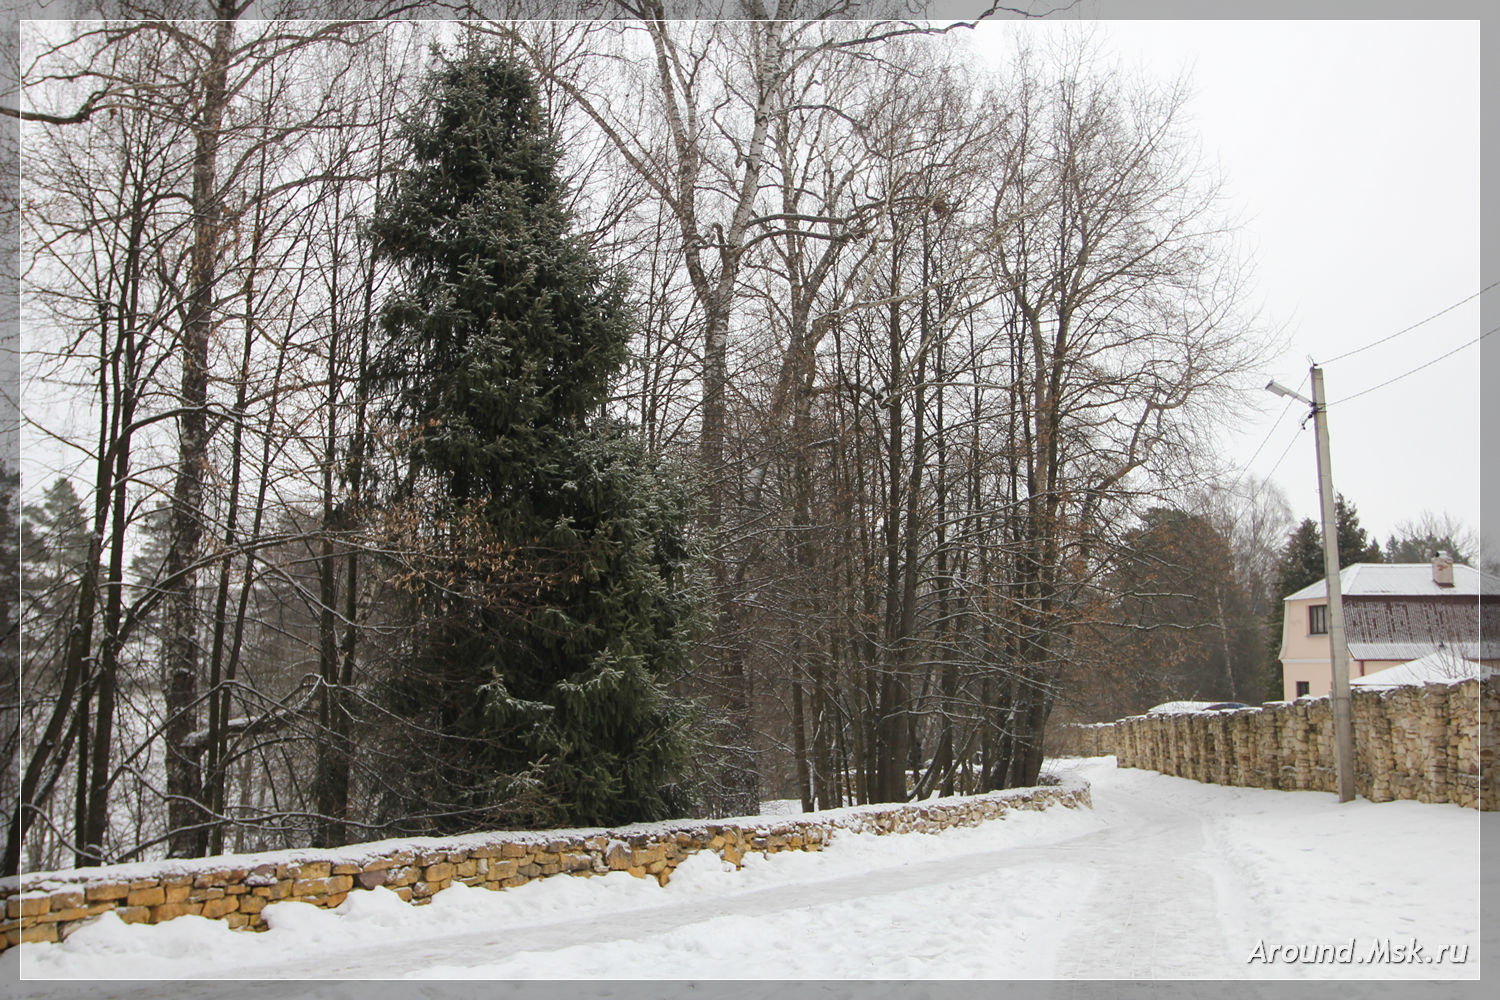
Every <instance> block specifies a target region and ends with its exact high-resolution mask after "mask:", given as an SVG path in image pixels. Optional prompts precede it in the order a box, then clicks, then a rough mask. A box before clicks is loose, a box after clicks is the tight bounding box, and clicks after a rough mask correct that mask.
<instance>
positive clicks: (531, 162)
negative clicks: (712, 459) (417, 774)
mask: <svg viewBox="0 0 1500 1000" xmlns="http://www.w3.org/2000/svg"><path fill="white" fill-rule="evenodd" d="M408 139H409V142H410V148H411V166H410V168H409V170H408V171H407V173H406V174H405V176H404V178H403V179H402V181H401V183H400V184H399V186H398V188H397V191H396V193H395V195H394V197H393V198H392V200H391V201H390V202H389V203H388V204H387V205H386V206H385V207H384V209H383V211H382V212H381V214H380V218H379V219H378V222H377V234H378V236H379V238H380V240H381V243H382V246H383V248H384V252H385V253H387V254H389V255H390V256H391V257H392V258H393V259H395V260H396V261H397V262H399V264H400V265H401V266H402V269H403V273H404V277H405V290H404V292H403V294H401V295H400V296H398V297H396V298H395V299H394V300H393V301H392V302H391V303H390V304H389V307H388V309H387V312H386V316H385V329H386V333H387V335H388V337H389V342H388V344H387V345H386V349H385V350H384V352H383V357H382V358H381V361H380V363H379V364H378V365H377V366H376V376H375V378H376V381H377V384H378V385H379V386H380V387H381V388H383V389H384V390H385V391H386V392H387V397H386V398H387V404H388V409H389V413H390V414H391V415H392V416H393V417H394V418H396V420H397V421H398V423H399V424H400V425H401V426H403V427H405V428H408V429H409V438H408V445H409V446H408V450H407V456H408V458H409V461H410V469H411V475H410V477H409V482H410V483H411V484H412V486H411V493H412V494H417V493H420V492H421V491H422V490H423V489H424V488H425V489H426V490H427V491H428V492H429V494H430V495H432V496H435V497H436V501H435V503H436V507H435V517H436V526H435V531H436V532H437V533H438V534H441V533H443V532H444V531H446V532H448V533H449V534H450V535H457V536H458V537H456V538H453V539H452V541H454V542H455V543H456V547H455V548H453V549H452V551H453V552H455V553H456V558H454V559H452V560H451V561H450V563H449V566H448V575H447V577H446V578H445V579H443V580H441V581H439V582H437V583H432V582H431V581H429V586H427V587H426V589H425V590H424V591H423V593H422V594H421V600H422V602H423V603H422V614H423V621H424V623H425V624H424V628H423V630H422V631H421V634H420V638H419V640H418V642H417V645H416V648H414V649H413V651H412V660H413V662H412V664H411V670H410V672H409V674H408V675H407V677H405V678H404V679H403V681H402V683H401V684H400V685H399V692H398V696H399V700H398V704H400V705H401V706H402V707H403V710H404V711H405V712H406V713H407V714H408V715H410V716H412V717H416V718H420V720H421V721H422V723H423V724H424V725H426V726H428V727H430V728H431V729H432V730H434V731H435V736H434V741H435V742H436V743H437V744H438V746H437V750H438V753H437V755H436V756H434V757H432V758H430V760H431V766H430V768H429V769H427V772H426V773H425V775H424V776H423V777H422V778H421V779H420V786H421V787H420V794H421V795H422V796H424V797H426V798H428V799H429V800H435V801H434V804H435V805H437V806H438V807H439V808H441V809H443V810H446V812H447V813H448V815H447V816H446V817H445V818H443V819H442V820H440V821H438V822H437V823H436V824H435V826H436V827H437V828H439V829H444V830H453V829H460V828H465V827H474V826H478V825H485V824H494V823H516V822H521V823H542V824H551V823H580V824H603V823H619V822H629V821H635V820H646V819H657V818H664V817H665V816H666V815H668V814H669V813H672V812H674V811H678V810H682V809H684V808H686V807H687V806H688V801H687V797H686V794H685V791H684V790H685V787H686V786H685V785H684V784H683V782H682V773H683V771H684V770H685V767H686V762H687V757H688V752H689V742H688V738H689V729H688V721H689V713H688V710H687V705H686V704H685V703H684V702H681V701H679V700H677V699H675V698H673V697H672V696H671V695H669V693H668V684H669V681H670V679H671V678H672V676H673V675H674V674H676V673H677V672H679V671H681V670H683V669H684V668H685V667H686V665H687V663H688V656H689V651H690V645H691V643H692V642H693V641H694V638H695V636H696V635H697V634H698V632H699V630H700V629H701V626H702V614H701V600H700V598H699V596H698V594H699V591H698V590H697V589H695V587H694V586H692V564H693V555H694V553H693V545H692V540H691V537H690V535H689V533H688V528H687V525H688V524H689V523H690V514H691V510H690V506H689V503H688V501H689V497H690V494H689V492H688V491H687V490H686V488H685V487H684V486H683V485H682V482H681V479H680V477H675V476H673V475H671V474H669V473H670V470H668V469H665V468H663V467H661V466H660V464H659V463H657V462H655V461H654V460H652V459H650V458H649V457H648V456H647V454H646V453H645V451H644V449H643V448H642V447H641V446H640V445H639V444H638V442H637V441H636V439H635V438H634V437H633V436H632V435H631V434H630V433H628V432H627V431H626V430H625V429H623V428H621V427H619V426H616V425H613V424H612V423H610V422H609V421H607V420H605V419H604V418H603V417H602V409H603V403H604V400H605V399H606V398H607V393H608V389H609V386H610V381H611V380H612V379H613V378H614V377H615V376H616V375H617V373H618V372H619V370H620V368H621V366H622V364H623V362H624V360H625V356H626V354H625V352H626V343H627V339H628V337H629V335H630V331H631V326H630V322H629V317H628V315H627V313H626V311H625V309H624V306H623V301H624V289H623V287H622V285H621V283H620V282H618V281H616V280H613V279H611V278H610V277H609V276H608V275H607V274H606V273H605V272H604V271H603V270H602V269H601V267H600V266H599V265H598V264H597V263H596V262H595V261H594V260H593V259H592V257H591V256H590V254H589V253H588V251H587V249H586V248H585V247H584V245H583V243H582V242H581V241H580V240H578V239H576V238H575V237H574V236H573V235H571V234H570V231H569V230H570V224H571V223H570V219H569V217H568V214H567V212H566V211H565V209H564V207H563V195H564V193H565V192H564V186H563V184H562V182H561V181H560V180H559V177H558V169H557V167H558V158H559V151H558V148H557V146H556V144H555V142H554V139H553V136H552V134H551V132H550V131H549V127H548V122H547V120H546V116H545V114H544V113H543V111H542V109H541V106H540V104H539V102H538V100H537V96H536V92H535V89H534V85H533V83H532V80H531V79H530V77H529V76H528V74H527V73H526V71H525V70H523V69H522V68H520V67H519V66H517V65H516V64H514V63H512V62H510V61H508V60H507V59H505V58H503V57H500V56H497V55H495V54H493V53H471V54H469V55H466V56H465V57H463V58H462V59H459V60H458V61H452V62H444V63H443V64H442V65H441V66H440V68H439V70H438V71H437V72H436V73H435V74H434V75H433V77H432V78H431V88H430V93H429V95H428V105H427V114H426V115H425V117H423V118H422V119H420V120H418V121H417V122H415V123H414V124H413V125H412V126H411V128H410V130H409V134H408ZM465 553H469V555H466V554H465ZM497 554H498V556H497ZM481 555H483V556H484V558H483V559H481ZM481 563H483V564H482V565H481ZM496 567H498V571H499V573H500V574H501V576H502V577H503V576H504V575H505V574H506V573H507V572H510V573H512V574H514V573H515V572H516V571H517V570H516V568H517V567H521V568H522V569H523V570H524V575H525V577H526V580H527V587H526V592H525V594H524V596H522V597H513V599H512V600H511V601H510V602H509V603H508V604H506V605H504V606H501V605H497V604H496V603H494V602H493V601H490V600H487V599H486V594H487V593H488V592H492V591H493V589H494V587H495V585H496V581H495V579H494V577H493V576H491V577H489V578H486V576H485V573H486V572H493V571H495V570H496ZM501 582H502V584H503V581H501Z"/></svg>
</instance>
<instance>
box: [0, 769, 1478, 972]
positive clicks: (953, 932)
mask: <svg viewBox="0 0 1500 1000" xmlns="http://www.w3.org/2000/svg"><path fill="white" fill-rule="evenodd" d="M1066 766H1069V767H1072V768H1075V769H1076V770H1077V771H1078V772H1079V774H1080V775H1081V776H1082V777H1083V778H1084V779H1085V780H1087V781H1089V782H1090V783H1091V785H1092V786H1093V798H1094V809H1093V810H1087V809H1076V810H1070V809H1065V808H1060V807H1054V808H1052V809H1049V810H1047V811H1045V812H1041V813H1031V812H1016V813H1012V814H1011V815H1010V816H1008V817H1007V818H1006V819H1004V820H1003V821H992V822H990V823H987V824H985V825H983V826H982V827H978V828H973V829H959V830H950V831H947V832H944V833H942V834H939V835H926V834H909V835H904V836H886V837H875V836H872V835H855V834H848V833H843V834H839V835H837V836H836V839H835V841H834V843H833V844H832V845H830V847H829V848H828V849H827V850H825V851H823V852H822V853H819V854H802V853H796V852H788V853H784V854H779V855H775V856H773V857H769V858H767V857H763V856H759V855H749V856H747V858H746V861H745V866H744V868H743V870H741V871H738V872H736V871H734V870H733V869H732V868H730V867H727V866H725V865H723V864H722V863H721V862H719V861H718V860H717V859H716V858H714V857H712V856H709V855H707V854H701V855H696V856H694V857H692V858H690V859H688V860H687V861H686V862H685V863H684V864H683V865H682V866H681V867H679V868H678V869H677V873H676V875H675V876H674V877H673V879H672V881H671V883H670V884H669V885H667V886H666V887H665V888H663V887H659V886H657V885H656V884H655V883H654V882H652V881H646V880H638V879H634V878H631V877H630V876H629V875H627V874H624V873H616V874H612V875H609V876H605V877H600V878H592V879H576V878H553V879H547V880H543V881H539V882H534V883H531V884H528V885H526V886H522V887H520V888H517V889H510V890H506V891H504V892H498V893H497V892H490V891H486V890H482V889H470V888H467V887H465V886H461V885H459V886H454V887H453V888H451V889H447V890H445V891H443V892H441V893H439V894H438V895H437V896H436V897H434V899H433V902H432V904H431V905H429V906H424V907H412V906H408V905H407V904H405V903H402V902H400V901H399V900H398V899H397V898H396V897H395V895H394V894H392V893H389V892H387V891H385V890H375V891H374V892H368V893H354V894H351V895H350V897H349V898H348V900H347V901H346V902H345V903H344V904H343V905H342V906H340V907H339V908H337V909H335V910H321V909H317V908H315V907H313V906H310V905H308V904H305V903H294V902H287V903H279V904H273V905H272V906H270V907H267V909H266V911H265V913H266V917H267V920H268V922H270V924H271V929H270V930H269V931H267V932H266V933H264V934H246V933H237V932H232V931H230V930H229V929H228V928H227V927H226V926H224V925H223V924H221V923H219V922H216V921H209V920H204V919H202V918H197V917H181V918H178V919H176V920H173V921H170V922H168V923H165V924H161V925H158V926H154V927H148V926H140V925H136V926H127V925H124V924H121V923H120V922H119V921H118V919H116V918H114V917H113V916H112V915H111V916H108V917H106V918H102V919H100V920H99V921H97V922H96V923H94V924H92V925H89V926H86V927H84V928H82V929H80V930H78V931H77V932H75V933H74V934H73V935H72V936H71V937H70V938H69V939H68V940H67V941H66V942H64V943H62V944H58V945H26V946H22V947H21V948H16V949H12V950H11V951H9V952H7V953H5V954H4V955H3V956H0V975H5V974H6V973H8V978H13V977H14V976H15V975H16V974H17V973H18V972H19V974H20V975H21V976H22V977H24V978H26V979H66V978H75V979H76V978H100V979H112V980H121V979H131V978H142V979H145V978H150V979H158V980H159V979H193V978H198V979H217V980H260V979H272V978H290V979H303V980H321V979H328V980H344V979H409V980H441V979H504V980H518V979H593V978H599V979H693V980H702V979H761V978H770V979H819V980H849V979H971V978H972V979H1063V978H1089V979H1172V978H1212V979H1235V978H1267V977H1269V978H1327V979H1345V978H1362V979H1388V978H1417V979H1452V978H1458V979H1472V978H1477V977H1478V974H1479V950H1480V942H1479V936H1478V927H1479V885H1478V878H1477V872H1478V830H1479V816H1478V814H1477V813H1476V812H1474V811H1473V810H1466V809H1460V808H1458V807H1456V806H1451V805H1426V804H1420V803H1415V802H1388V803H1380V804H1375V803H1370V802H1367V801H1364V800H1362V799H1361V800H1357V801H1355V802H1353V803H1349V804H1347V805H1342V806H1341V805H1339V804H1338V802H1337V800H1336V799H1335V797H1334V796H1332V795H1328V794H1325V793H1318V792H1273V791H1265V790H1261V789H1250V788H1224V787H1220V786H1217V785H1207V784H1200V783H1198V782H1194V781H1188V780H1186V779H1182V778H1173V777H1167V776H1165V775H1160V774H1156V773H1154V772H1148V771H1137V770H1133V769H1116V768H1115V766H1114V760H1113V758H1108V757H1106V758H1094V759H1089V760H1082V761H1073V762H1069V764H1068V765H1066ZM1413 942H1415V944H1416V945H1417V946H1418V950H1417V957H1416V961H1414V962H1407V961H1404V960H1403V961H1401V962H1399V963H1398V962H1395V961H1380V960H1379V957H1380V955H1381V954H1382V949H1385V954H1386V956H1387V957H1388V958H1389V957H1391V956H1394V955H1395V954H1396V952H1395V948H1397V947H1400V948H1401V949H1402V951H1401V954H1402V956H1403V957H1404V956H1405V955H1406V954H1407V953H1408V952H1410V950H1411V946H1412V944H1413ZM1304 946H1311V947H1313V948H1314V949H1316V948H1317V947H1318V946H1324V950H1323V958H1324V959H1325V960H1324V961H1322V962H1314V961H1308V960H1306V957H1305V955H1304V953H1303V951H1302V949H1303V947H1304ZM1445 946H1447V947H1448V948H1449V950H1448V952H1447V953H1446V954H1445V953H1444V952H1443V949H1444V947H1445ZM1288 949H1292V950H1293V952H1294V954H1295V960H1293V961H1288V960H1287V952H1288ZM1465 951H1466V952H1467V954H1466V955H1465V954H1464V953H1465ZM1455 952H1457V954H1455ZM1257 956H1258V957H1257ZM1346 956H1347V961H1346V960H1345V957H1346ZM1460 957H1466V959H1467V960H1466V961H1457V960H1456V959H1458V958H1460ZM1371 958H1375V959H1377V960H1376V961H1373V962H1372V961H1370V959H1371ZM1362 960H1363V961H1362ZM330 985H331V984H330ZM412 985H414V986H415V985H416V984H412ZM157 989H158V986H157V985H150V986H149V987H148V985H147V984H141V985H140V987H139V988H138V989H136V990H134V991H132V990H131V989H130V988H125V989H123V990H117V991H116V992H115V993H114V994H112V995H121V996H131V995H140V996H148V995H150V996H154V995H157V994H156V990H157ZM173 992H174V994H180V990H178V989H174V991H173ZM25 993H26V995H27V996H33V997H47V996H78V995H83V989H82V985H81V984H70V983H61V982H52V983H42V982H32V983H29V984H28V985H27V987H26V989H25ZM204 995H209V994H204ZM211 995H212V996H214V997H216V998H217V997H225V998H236V997H239V996H241V995H243V996H244V997H245V998H247V1000H248V998H250V997H252V996H258V995H259V994H258V993H257V992H256V987H255V985H254V984H252V983H249V982H246V983H244V984H243V990H242V991H238V988H237V987H235V986H234V985H233V984H224V983H220V984H218V985H217V986H215V987H214V988H213V991H212V993H211ZM330 995H344V994H334V993H332V992H330Z"/></svg>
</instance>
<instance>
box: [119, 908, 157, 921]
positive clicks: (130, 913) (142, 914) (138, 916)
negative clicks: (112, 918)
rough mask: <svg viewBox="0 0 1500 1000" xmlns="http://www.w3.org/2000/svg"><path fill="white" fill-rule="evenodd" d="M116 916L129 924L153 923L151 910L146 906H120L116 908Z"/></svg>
mask: <svg viewBox="0 0 1500 1000" xmlns="http://www.w3.org/2000/svg"><path fill="white" fill-rule="evenodd" d="M115 915H116V916H118V917H119V918H120V919H121V920H123V921H124V922H125V923H127V924H149V923H150V922H151V910H150V909H149V908H148V907H145V906H119V907H116V908H115Z"/></svg>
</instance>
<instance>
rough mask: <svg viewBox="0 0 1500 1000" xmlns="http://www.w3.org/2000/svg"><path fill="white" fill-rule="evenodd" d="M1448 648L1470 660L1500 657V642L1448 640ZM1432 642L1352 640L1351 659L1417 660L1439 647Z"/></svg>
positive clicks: (1350, 647) (1350, 644)
mask: <svg viewBox="0 0 1500 1000" xmlns="http://www.w3.org/2000/svg"><path fill="white" fill-rule="evenodd" d="M1445 645H1446V648H1448V649H1451V650H1453V651H1454V652H1455V653H1457V654H1458V655H1459V656H1462V657H1465V658H1466V659H1470V660H1496V659H1500V642H1490V641H1487V640H1481V641H1479V642H1473V641H1464V640H1459V641H1454V642H1447V643H1446V644H1445ZM1437 648H1438V647H1437V644H1436V643H1432V642H1350V643H1349V658H1350V659H1351V660H1397V661H1406V660H1415V659H1418V658H1420V657H1423V656H1426V655H1428V654H1429V653H1432V652H1434V651H1435V650H1436V649H1437Z"/></svg>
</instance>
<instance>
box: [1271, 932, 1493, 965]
mask: <svg viewBox="0 0 1500 1000" xmlns="http://www.w3.org/2000/svg"><path fill="white" fill-rule="evenodd" d="M1468 960H1469V946H1468V945H1466V944H1445V945H1428V944H1423V943H1422V942H1421V941H1418V940H1417V939H1416V938H1414V937H1413V938H1402V939H1396V938H1375V939H1373V940H1367V941H1361V940H1360V939H1358V938H1350V939H1349V940H1347V941H1343V942H1340V943H1338V944H1271V943H1267V942H1266V941H1265V939H1261V940H1260V941H1258V942H1257V943H1256V945H1255V950H1254V951H1252V952H1251V953H1250V958H1249V959H1247V961H1248V962H1249V964H1251V965H1255V964H1256V963H1264V964H1266V965H1276V964H1278V963H1279V964H1282V965H1462V964H1464V963H1465V962H1467V961H1468Z"/></svg>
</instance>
